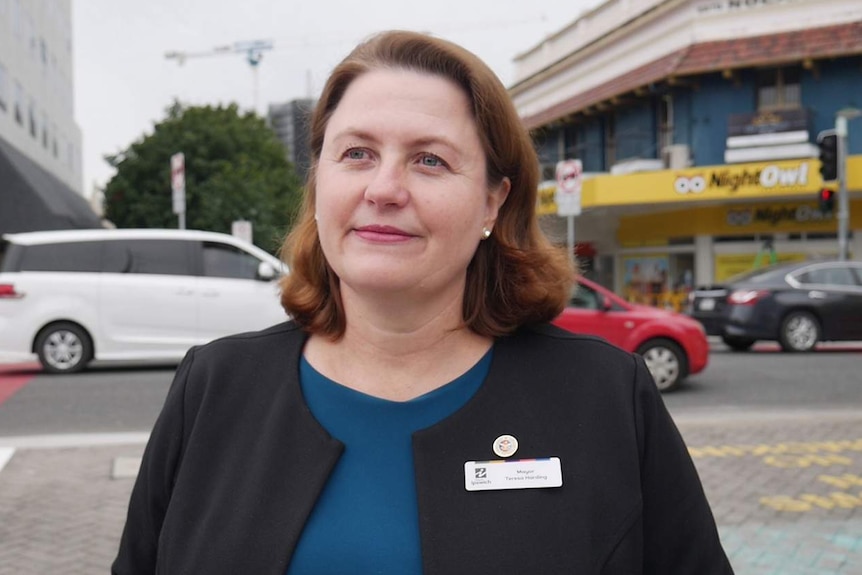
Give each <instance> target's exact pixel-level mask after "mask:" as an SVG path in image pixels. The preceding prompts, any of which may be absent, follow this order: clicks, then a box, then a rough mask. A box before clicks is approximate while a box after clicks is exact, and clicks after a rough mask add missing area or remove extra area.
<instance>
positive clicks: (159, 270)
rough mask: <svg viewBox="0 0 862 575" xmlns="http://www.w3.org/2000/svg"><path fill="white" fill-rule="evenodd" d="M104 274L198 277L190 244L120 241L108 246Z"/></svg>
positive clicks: (162, 241) (181, 242) (109, 243)
mask: <svg viewBox="0 0 862 575" xmlns="http://www.w3.org/2000/svg"><path fill="white" fill-rule="evenodd" d="M106 243H107V247H106V250H105V262H104V266H103V271H105V272H111V273H130V274H161V275H194V274H193V272H192V269H191V264H190V262H189V249H188V248H189V242H186V241H182V240H117V241H113V242H106Z"/></svg>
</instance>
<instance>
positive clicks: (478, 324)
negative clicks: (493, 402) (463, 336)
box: [281, 31, 574, 339]
mask: <svg viewBox="0 0 862 575" xmlns="http://www.w3.org/2000/svg"><path fill="white" fill-rule="evenodd" d="M385 68H390V69H403V70H409V71H415V72H420V73H425V74H433V75H436V76H442V77H444V78H448V79H450V80H452V81H453V82H455V84H456V85H458V86H460V87H461V88H462V89H463V90H464V92H465V93H466V94H467V97H468V98H469V101H470V103H471V106H472V113H473V117H474V119H475V121H476V127H477V130H478V132H479V137H480V139H481V142H482V148H483V149H484V152H485V157H486V165H487V174H486V179H487V183H488V185H489V187H493V186H495V185H498V184H500V183H501V182H502V180H503V178H509V180H510V181H511V190H510V192H509V196H508V198H507V200H506V201H505V202H504V204H503V205H502V206H501V207H500V211H499V214H498V217H497V223H496V225H495V226H494V230H493V233H492V235H491V237H490V238H488V239H487V240H485V241H482V242H480V243H479V248H478V249H477V250H476V254H475V255H474V256H473V260H472V261H471V262H470V264H469V266H468V268H467V285H466V289H465V293H464V305H463V320H464V325H466V326H467V327H469V328H470V329H472V330H473V331H475V332H476V333H479V334H481V335H487V336H500V335H504V334H507V333H510V332H512V331H514V330H515V329H516V328H517V327H518V326H520V325H522V324H527V323H534V322H542V321H549V320H551V319H553V318H554V317H555V316H556V315H557V314H559V313H560V311H561V310H562V309H563V307H564V306H565V303H566V301H567V300H568V298H569V294H570V289H571V282H572V279H573V273H574V272H573V270H572V267H571V264H570V262H569V258H568V257H567V256H566V253H565V251H563V250H560V249H558V248H555V247H553V246H552V245H551V244H550V243H549V242H548V240H547V239H546V238H545V236H544V235H543V233H542V232H541V230H540V229H539V225H538V221H537V219H536V194H537V190H538V184H539V162H538V159H537V157H536V152H535V150H534V149H533V145H532V141H531V139H530V136H529V134H528V133H527V131H526V129H525V128H524V127H523V125H522V124H521V120H520V118H519V117H518V114H517V112H516V111H515V107H514V105H513V104H512V102H511V100H510V98H509V94H508V92H507V91H506V88H505V87H504V86H503V85H502V83H501V82H500V80H499V79H498V78H497V76H496V75H495V74H494V72H492V71H491V70H490V69H489V68H488V67H487V66H486V65H485V64H484V63H483V62H482V61H481V60H480V59H479V58H478V57H476V56H475V55H474V54H472V53H470V52H468V51H467V50H465V49H463V48H461V47H460V46H457V45H455V44H452V43H451V42H447V41H445V40H440V39H438V38H433V37H430V36H427V35H425V34H420V33H416V32H401V31H393V32H384V33H381V34H379V35H376V36H374V37H372V38H371V39H369V40H367V41H366V42H364V43H362V44H360V45H359V46H357V47H356V48H355V49H354V50H353V51H352V52H351V53H350V54H349V55H348V56H347V58H345V59H344V60H343V61H342V62H341V63H340V64H339V65H338V66H336V68H335V70H333V72H332V74H331V75H330V77H329V79H328V80H327V82H326V85H325V86H324V88H323V92H322V94H321V96H320V100H319V102H318V104H317V106H316V108H315V110H314V114H313V116H312V118H311V142H310V144H311V157H312V167H311V170H310V172H309V176H308V180H307V182H306V185H305V197H304V200H303V205H302V208H301V211H300V214H299V217H298V219H297V224H296V226H295V227H294V229H293V230H292V231H291V233H290V234H289V235H288V237H287V239H286V240H285V243H284V245H283V246H282V254H283V256H285V257H286V263H287V264H288V266H289V268H290V273H289V274H288V275H286V276H285V277H284V278H283V279H282V280H281V288H282V294H281V303H282V306H283V307H284V309H285V310H286V311H287V312H288V313H289V314H291V315H292V316H293V319H295V320H296V321H297V322H298V323H299V324H300V325H301V326H303V328H304V329H306V330H307V331H310V332H312V333H319V334H323V335H327V336H330V337H332V338H334V339H337V338H339V337H341V336H342V335H343V334H344V330H345V327H346V326H345V317H344V308H343V305H342V301H341V293H340V290H339V280H338V277H337V276H336V275H335V273H334V272H333V271H332V268H330V267H329V264H328V263H327V262H326V258H325V257H324V255H323V250H322V249H321V247H320V241H319V239H318V236H317V224H316V222H315V221H314V210H315V206H314V204H315V187H316V170H317V163H318V161H319V160H320V153H321V150H322V148H323V137H324V133H325V131H326V126H327V124H328V123H329V119H330V117H332V114H333V113H334V112H335V109H336V107H337V106H338V104H339V102H340V100H341V98H342V97H343V96H344V93H345V92H346V91H347V88H348V86H350V84H351V82H353V80H355V79H356V78H357V77H359V76H360V75H362V74H364V73H366V72H369V71H372V70H376V69H385Z"/></svg>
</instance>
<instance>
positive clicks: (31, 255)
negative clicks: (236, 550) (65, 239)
mask: <svg viewBox="0 0 862 575" xmlns="http://www.w3.org/2000/svg"><path fill="white" fill-rule="evenodd" d="M101 252H102V242H74V243H68V244H41V245H32V246H27V247H26V248H25V249H24V253H23V255H22V257H21V267H20V269H21V271H27V272H98V271H99V269H100V267H101V265H100V259H101Z"/></svg>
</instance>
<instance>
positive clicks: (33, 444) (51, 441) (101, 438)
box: [0, 431, 150, 449]
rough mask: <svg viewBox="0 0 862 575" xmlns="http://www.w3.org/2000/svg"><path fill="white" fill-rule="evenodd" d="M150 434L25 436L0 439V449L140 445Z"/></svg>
mask: <svg viewBox="0 0 862 575" xmlns="http://www.w3.org/2000/svg"><path fill="white" fill-rule="evenodd" d="M149 437H150V434H149V433H148V432H146V431H142V432H135V431H132V432H125V433H69V434H63V435H25V436H18V437H0V448H3V447H14V448H18V449H53V448H57V447H95V446H100V445H139V444H140V445H142V444H145V443H146V442H147V441H148V440H149Z"/></svg>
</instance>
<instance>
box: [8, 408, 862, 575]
mask: <svg viewBox="0 0 862 575" xmlns="http://www.w3.org/2000/svg"><path fill="white" fill-rule="evenodd" d="M676 419H677V423H678V425H679V427H680V429H681V431H682V433H683V436H684V437H685V439H686V442H687V443H688V445H689V448H690V450H691V453H692V455H693V457H694V461H695V464H696V465H697V468H698V471H699V472H700V474H701V478H702V479H703V482H704V486H705V489H706V491H707V496H708V498H709V500H710V502H711V504H712V507H713V511H714V513H715V516H716V520H717V522H718V524H719V530H720V534H721V537H722V541H723V543H724V546H725V549H726V551H727V553H728V555H729V557H730V559H731V563H732V564H733V566H734V569H735V571H736V573H737V574H738V575H862V413H854V412H849V411H845V412H837V411H836V412H808V413H791V414H781V415H779V414H769V413H760V414H758V413H747V414H745V413H744V414H738V415H735V416H732V417H731V416H726V417H717V416H716V417H711V416H709V415H708V414H707V415H702V416H698V417H695V416H692V415H690V414H681V415H680V416H679V417H676ZM145 439H146V434H115V435H111V436H77V437H69V436H56V437H17V438H8V437H7V438H0V575H31V574H32V575H43V574H46V573H53V572H62V573H64V574H66V575H79V574H80V575H85V574H86V575H91V574H96V573H107V572H108V571H109V567H110V563H111V561H112V560H113V557H114V554H115V552H116V547H117V542H118V539H119V536H120V532H121V530H122V526H123V521H124V516H125V510H126V505H127V502H128V497H129V493H130V491H131V488H132V484H133V481H134V476H135V473H136V471H137V465H138V463H139V458H140V455H141V453H142V451H143V447H144V441H145Z"/></svg>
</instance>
